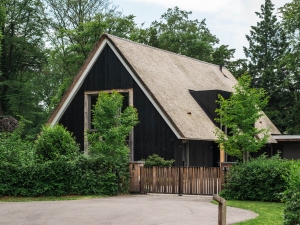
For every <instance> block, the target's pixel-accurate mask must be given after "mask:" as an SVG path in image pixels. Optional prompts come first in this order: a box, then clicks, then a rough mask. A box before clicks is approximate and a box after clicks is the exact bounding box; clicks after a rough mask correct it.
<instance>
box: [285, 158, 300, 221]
mask: <svg viewBox="0 0 300 225" xmlns="http://www.w3.org/2000/svg"><path fill="white" fill-rule="evenodd" d="M285 180H286V182H287V188H286V190H285V192H284V195H283V201H284V202H285V203H286V207H285V209H284V224H286V225H290V224H299V223H300V161H297V162H292V163H291V171H290V173H289V174H288V175H287V176H286V177H285Z"/></svg>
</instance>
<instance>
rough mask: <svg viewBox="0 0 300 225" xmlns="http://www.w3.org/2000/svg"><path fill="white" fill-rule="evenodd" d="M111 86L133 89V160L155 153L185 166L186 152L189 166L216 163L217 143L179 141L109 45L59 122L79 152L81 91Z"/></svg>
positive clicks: (81, 142) (108, 88) (81, 125)
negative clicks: (135, 117)
mask: <svg viewBox="0 0 300 225" xmlns="http://www.w3.org/2000/svg"><path fill="white" fill-rule="evenodd" d="M113 89H133V105H134V107H135V108H137V110H138V114H139V124H138V125H137V126H136V127H135V128H134V160H135V161H137V160H141V159H146V158H147V157H148V156H149V155H152V154H153V153H156V154H158V155H159V156H161V157H163V158H165V159H175V163H174V165H176V166H182V165H186V164H185V162H186V160H187V159H186V158H187V157H186V155H185V154H189V159H190V166H217V162H218V161H219V155H218V154H219V153H218V151H217V148H216V145H214V144H213V142H209V141H189V143H188V144H186V143H183V142H182V140H179V139H178V138H177V137H176V135H175V134H174V133H173V131H172V130H171V129H170V127H169V126H168V124H167V123H166V122H165V120H164V119H163V118H162V116H161V115H160V114H159V112H158V111H157V110H156V108H155V107H154V106H153V105H152V103H151V102H150V100H149V99H148V98H147V96H146V95H145V93H144V92H143V91H142V90H141V88H140V87H139V86H138V84H137V83H136V82H135V81H134V79H133V78H132V77H131V75H130V74H129V72H128V71H127V70H126V68H125V67H124V66H123V64H122V63H121V62H120V60H119V59H118V57H117V56H116V55H115V54H114V52H113V51H112V50H111V48H110V47H109V46H108V45H106V46H105V47H104V49H103V51H102V52H101V54H100V55H99V57H98V59H97V60H96V62H95V63H94V65H93V66H92V68H91V70H90V71H89V73H88V75H87V76H86V78H85V80H84V82H83V84H82V86H81V87H80V89H79V90H78V92H77V93H76V95H75V96H74V98H73V100H72V101H71V103H70V105H69V106H68V107H67V109H66V111H65V112H64V114H63V115H62V117H61V119H60V121H59V123H60V124H62V125H64V126H65V127H67V129H68V130H69V131H71V132H72V133H73V134H74V136H75V137H76V140H77V142H78V143H79V144H80V147H81V150H82V151H83V150H84V92H86V91H100V90H113ZM187 146H188V147H187ZM187 148H189V149H188V150H187ZM185 151H188V152H189V153H185Z"/></svg>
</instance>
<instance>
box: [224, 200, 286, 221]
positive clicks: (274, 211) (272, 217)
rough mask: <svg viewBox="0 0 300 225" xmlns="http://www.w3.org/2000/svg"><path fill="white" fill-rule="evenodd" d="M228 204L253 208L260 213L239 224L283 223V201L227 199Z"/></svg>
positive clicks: (252, 209)
mask: <svg viewBox="0 0 300 225" xmlns="http://www.w3.org/2000/svg"><path fill="white" fill-rule="evenodd" d="M226 205H227V206H231V207H237V208H241V209H247V210H251V211H253V212H255V213H257V214H258V216H257V217H256V218H254V219H251V220H247V221H244V222H240V223H235V224H237V225H238V224H239V225H265V224H268V225H281V224H283V217H282V214H283V209H284V204H283V203H277V202H254V201H226ZM270 209H271V210H270Z"/></svg>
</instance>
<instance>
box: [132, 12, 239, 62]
mask: <svg viewBox="0 0 300 225" xmlns="http://www.w3.org/2000/svg"><path fill="white" fill-rule="evenodd" d="M191 14H192V12H187V11H184V10H180V9H179V8H178V7H174V8H173V9H171V8H169V9H168V10H167V12H166V13H164V14H163V15H162V16H161V18H160V20H159V21H154V22H152V24H151V25H150V27H149V28H147V29H145V30H144V31H143V30H142V29H141V30H140V32H139V33H138V34H139V35H135V36H134V38H136V39H135V41H139V42H142V43H144V44H148V45H151V46H153V47H157V48H160V49H164V50H167V51H171V52H175V53H178V54H182V55H186V56H189V57H192V58H195V59H199V60H203V61H206V62H213V63H222V64H223V63H224V60H228V59H230V58H231V57H232V55H233V53H234V50H233V49H228V46H227V45H221V46H220V47H219V48H216V47H215V45H216V44H218V43H219V39H218V38H217V37H216V36H215V35H212V34H211V33H210V31H209V29H208V28H207V27H206V23H205V19H204V20H202V21H198V20H190V19H189V16H190V15H191ZM214 57H215V58H214Z"/></svg>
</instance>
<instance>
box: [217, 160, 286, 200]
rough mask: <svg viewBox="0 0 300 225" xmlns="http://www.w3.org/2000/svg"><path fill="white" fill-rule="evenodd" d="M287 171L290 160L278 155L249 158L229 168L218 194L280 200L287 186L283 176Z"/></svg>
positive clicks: (240, 198) (227, 196) (234, 197)
mask: <svg viewBox="0 0 300 225" xmlns="http://www.w3.org/2000/svg"><path fill="white" fill-rule="evenodd" d="M289 172H290V162H289V161H287V160H284V159H281V158H280V157H279V156H278V155H276V156H274V157H272V158H267V157H266V156H265V155H263V156H260V157H258V158H255V159H251V160H250V161H249V162H246V163H240V164H238V165H236V166H233V167H232V168H231V170H230V171H229V172H228V174H227V182H226V184H225V189H224V190H223V191H222V192H221V193H220V196H222V197H224V198H225V199H227V200H251V201H268V202H280V201H281V198H282V195H281V194H282V192H284V191H285V190H286V187H287V181H286V180H285V179H284V176H287V175H288V174H289Z"/></svg>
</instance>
